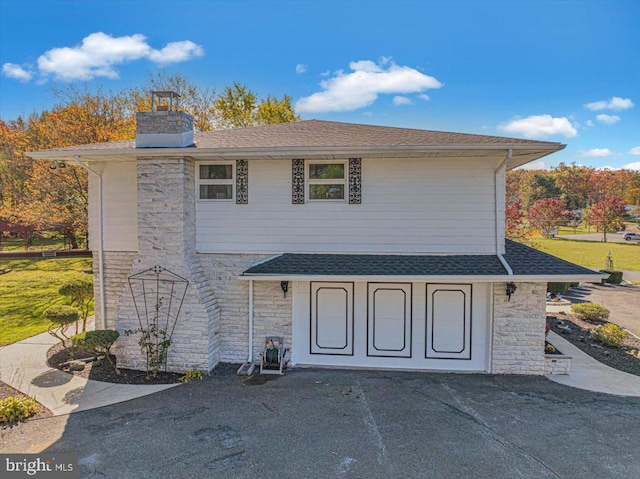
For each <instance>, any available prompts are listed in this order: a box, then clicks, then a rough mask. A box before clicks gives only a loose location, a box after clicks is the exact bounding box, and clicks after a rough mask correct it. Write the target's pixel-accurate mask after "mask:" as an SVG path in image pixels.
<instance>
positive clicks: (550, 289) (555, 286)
mask: <svg viewBox="0 0 640 479" xmlns="http://www.w3.org/2000/svg"><path fill="white" fill-rule="evenodd" d="M579 284H580V283H547V293H551V294H564V293H566V292H567V291H569V289H571V288H575V287H577V286H578V285H579Z"/></svg>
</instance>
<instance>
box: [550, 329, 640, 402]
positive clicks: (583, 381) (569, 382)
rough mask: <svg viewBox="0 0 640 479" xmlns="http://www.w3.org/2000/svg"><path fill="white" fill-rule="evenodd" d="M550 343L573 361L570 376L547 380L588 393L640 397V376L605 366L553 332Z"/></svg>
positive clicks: (554, 377) (551, 376)
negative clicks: (584, 390)
mask: <svg viewBox="0 0 640 479" xmlns="http://www.w3.org/2000/svg"><path fill="white" fill-rule="evenodd" d="M549 342H551V343H552V344H553V345H555V346H557V347H558V349H559V350H560V351H562V352H563V353H564V354H566V355H567V356H571V357H572V359H571V369H570V370H569V374H566V375H549V376H547V378H548V379H550V380H551V381H554V382H556V383H559V384H564V385H565V386H571V387H574V388H579V389H586V390H588V391H595V392H600V393H606V394H615V395H617V396H633V397H640V376H635V375H633V374H629V373H625V372H623V371H619V370H617V369H613V368H610V367H609V366H607V365H605V364H602V363H601V362H600V361H597V360H595V359H593V358H592V357H591V356H589V355H588V354H587V353H585V352H583V351H582V350H580V349H579V348H577V347H575V346H574V345H573V344H571V343H570V342H569V341H567V340H566V339H564V338H562V337H561V336H559V335H558V334H556V333H554V332H553V331H549Z"/></svg>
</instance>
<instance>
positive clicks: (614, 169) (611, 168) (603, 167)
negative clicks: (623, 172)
mask: <svg viewBox="0 0 640 479" xmlns="http://www.w3.org/2000/svg"><path fill="white" fill-rule="evenodd" d="M620 169H621V168H616V167H615V166H609V165H607V166H596V170H598V171H604V170H609V171H618V170H620Z"/></svg>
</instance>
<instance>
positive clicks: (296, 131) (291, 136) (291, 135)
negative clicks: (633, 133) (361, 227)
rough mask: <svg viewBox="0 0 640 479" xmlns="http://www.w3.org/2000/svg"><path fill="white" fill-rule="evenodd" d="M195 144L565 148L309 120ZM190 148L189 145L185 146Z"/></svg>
mask: <svg viewBox="0 0 640 479" xmlns="http://www.w3.org/2000/svg"><path fill="white" fill-rule="evenodd" d="M195 143H196V146H195V147H193V148H196V149H199V148H287V147H290V148H304V147H327V148H340V147H343V148H349V147H362V148H372V147H420V146H424V147H437V146H443V147H455V146H502V147H504V146H505V145H511V146H519V145H521V146H531V147H534V148H535V147H538V148H540V147H545V148H550V147H551V148H555V149H558V150H560V149H562V147H563V145H562V144H561V143H554V142H548V141H533V140H523V139H519V138H506V137H500V136H488V135H472V134H466V133H451V132H444V131H432V130H417V129H413V128H396V127H389V126H374V125H360V124H355V123H341V122H334V121H322V120H306V121H298V122H295V123H279V124H275V125H263V126H255V127H249V128H238V129H233V130H214V131H207V132H196V133H195ZM121 149H135V141H134V140H128V141H116V142H111V143H94V144H90V145H80V146H70V147H66V148H57V149H55V150H53V151H78V150H121ZM185 150H188V148H185ZM44 151H52V150H44Z"/></svg>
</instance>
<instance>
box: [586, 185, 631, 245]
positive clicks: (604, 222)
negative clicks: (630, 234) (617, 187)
mask: <svg viewBox="0 0 640 479" xmlns="http://www.w3.org/2000/svg"><path fill="white" fill-rule="evenodd" d="M624 215H625V206H624V202H623V201H622V200H621V199H620V198H618V197H616V196H609V197H607V198H604V199H603V200H600V201H598V202H597V203H596V204H594V205H592V206H590V207H589V208H587V211H586V215H585V218H586V220H587V221H588V222H589V223H590V224H592V225H594V226H596V227H597V228H598V230H599V231H602V240H603V241H604V242H605V243H606V242H607V233H615V232H617V231H620V230H621V229H622V228H623V226H624V222H623V220H624Z"/></svg>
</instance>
